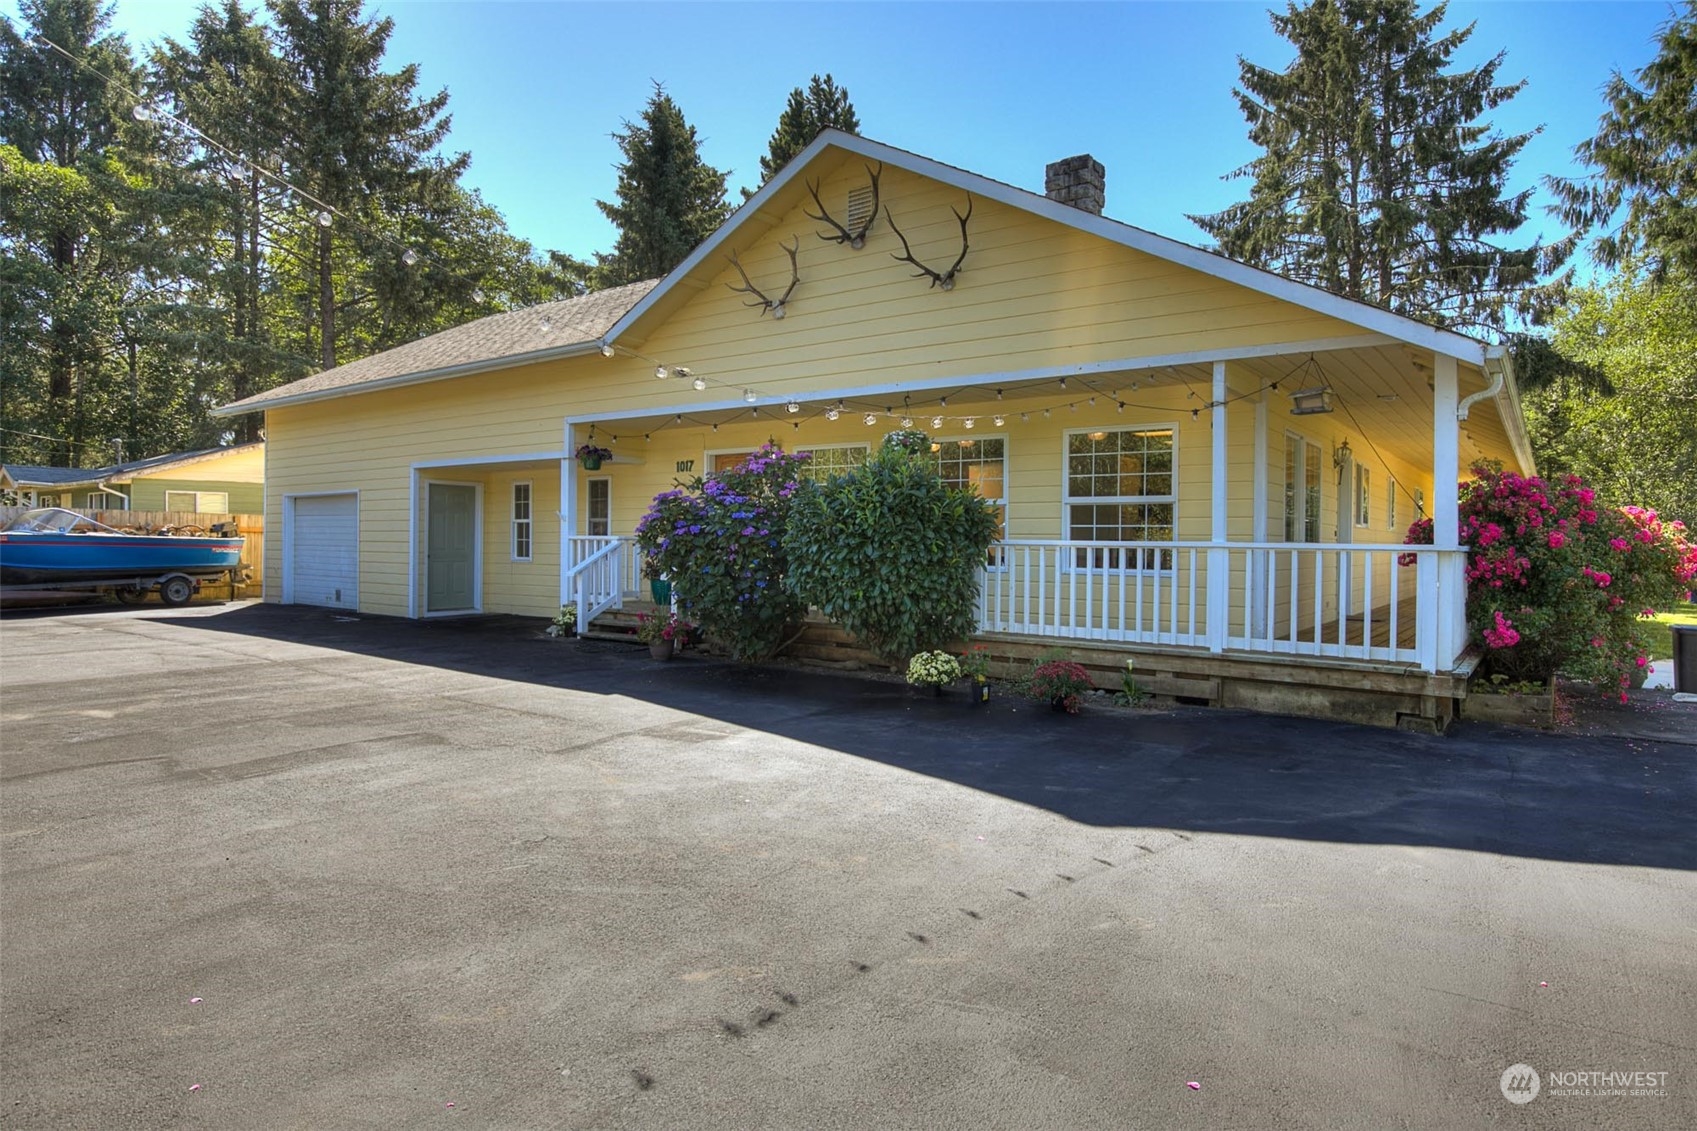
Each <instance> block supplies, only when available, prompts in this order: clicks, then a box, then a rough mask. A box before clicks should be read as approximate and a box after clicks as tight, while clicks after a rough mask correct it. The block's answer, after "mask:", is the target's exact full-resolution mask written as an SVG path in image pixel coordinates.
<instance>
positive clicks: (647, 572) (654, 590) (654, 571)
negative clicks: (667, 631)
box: [642, 554, 672, 607]
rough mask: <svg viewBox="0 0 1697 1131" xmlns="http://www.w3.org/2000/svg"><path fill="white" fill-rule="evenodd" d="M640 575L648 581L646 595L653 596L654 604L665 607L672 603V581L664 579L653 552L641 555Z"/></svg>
mask: <svg viewBox="0 0 1697 1131" xmlns="http://www.w3.org/2000/svg"><path fill="white" fill-rule="evenodd" d="M642 576H643V578H644V579H646V580H647V582H648V595H649V596H650V597H652V598H654V603H655V604H656V605H660V606H662V607H665V606H667V605H670V604H671V603H672V583H671V582H670V581H668V580H667V579H666V572H665V570H664V569H663V568H662V567H661V565H660V559H659V558H657V557H655V556H654V555H653V554H646V555H644V556H643V559H642Z"/></svg>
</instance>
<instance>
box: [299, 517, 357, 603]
mask: <svg viewBox="0 0 1697 1131" xmlns="http://www.w3.org/2000/svg"><path fill="white" fill-rule="evenodd" d="M289 503H290V506H291V508H292V511H293V520H292V521H291V522H290V524H289V544H288V545H287V546H285V547H284V548H283V552H284V554H285V555H286V556H287V558H288V566H289V593H288V595H287V596H286V597H285V598H284V600H286V601H289V602H291V603H293V604H296V605H325V606H327V607H329V608H332V609H357V608H359V504H358V502H357V499H356V497H355V496H354V495H351V494H348V495H308V496H303V497H300V498H295V499H291V500H289Z"/></svg>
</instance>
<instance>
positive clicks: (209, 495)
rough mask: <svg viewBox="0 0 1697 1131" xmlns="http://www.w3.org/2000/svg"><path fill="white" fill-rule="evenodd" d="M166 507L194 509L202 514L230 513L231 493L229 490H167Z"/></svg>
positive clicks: (171, 509)
mask: <svg viewBox="0 0 1697 1131" xmlns="http://www.w3.org/2000/svg"><path fill="white" fill-rule="evenodd" d="M165 509H166V510H168V511H194V512H198V513H200V514H229V513H230V493H229V492H228V491H167V492H165Z"/></svg>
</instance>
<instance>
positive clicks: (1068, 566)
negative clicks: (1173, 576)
mask: <svg viewBox="0 0 1697 1131" xmlns="http://www.w3.org/2000/svg"><path fill="white" fill-rule="evenodd" d="M1092 432H1171V433H1172V436H1173V449H1172V454H1173V467H1172V472H1171V476H1172V481H1173V490H1172V498H1171V503H1172V508H1173V534H1174V535H1177V534H1178V518H1179V510H1178V500H1179V493H1178V472H1179V455H1178V448H1179V426H1178V424H1177V423H1171V424H1169V423H1165V422H1161V421H1156V422H1148V423H1145V422H1143V421H1139V422H1138V423H1136V424H1123V423H1117V424H1111V425H1109V424H1093V425H1085V426H1084V427H1081V428H1063V429H1061V500H1060V531H1059V539H1060V540H1061V541H1063V542H1069V543H1085V544H1087V543H1088V542H1089V541H1090V540H1089V539H1084V538H1074V537H1072V534H1071V526H1072V508H1073V507H1074V506H1080V507H1086V506H1093V505H1097V504H1105V505H1113V504H1114V503H1115V502H1116V501H1120V502H1121V505H1125V504H1123V500H1126V499H1144V500H1150V499H1157V498H1160V499H1163V500H1164V499H1165V496H1155V495H1114V496H1110V497H1103V496H1100V495H1088V496H1085V495H1081V496H1079V497H1078V499H1076V500H1075V499H1073V497H1072V496H1071V495H1070V494H1069V493H1068V492H1069V491H1070V489H1071V486H1072V469H1071V466H1070V465H1069V462H1068V461H1069V459H1070V457H1071V455H1072V445H1071V439H1072V437H1073V436H1087V435H1089V434H1090V433H1092ZM1130 505H1136V504H1130ZM1015 541H1020V539H1015ZM1117 544H1118V543H1116V542H1105V543H1103V545H1117ZM1159 561H1160V559H1159V558H1157V559H1156V562H1157V565H1156V570H1157V571H1158V572H1166V571H1161V569H1160V566H1159ZM1061 568H1062V569H1063V570H1064V571H1066V572H1069V573H1072V572H1076V573H1084V572H1088V571H1091V570H1095V569H1096V567H1095V566H1091V565H1085V566H1079V565H1075V564H1073V563H1072V562H1068V561H1063V562H1062V563H1061Z"/></svg>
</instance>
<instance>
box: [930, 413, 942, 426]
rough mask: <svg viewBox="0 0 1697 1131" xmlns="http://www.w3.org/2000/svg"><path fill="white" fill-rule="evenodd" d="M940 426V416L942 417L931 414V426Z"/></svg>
mask: <svg viewBox="0 0 1697 1131" xmlns="http://www.w3.org/2000/svg"><path fill="white" fill-rule="evenodd" d="M942 426H943V418H942V417H940V416H933V417H932V418H931V427H933V428H941V427H942Z"/></svg>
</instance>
